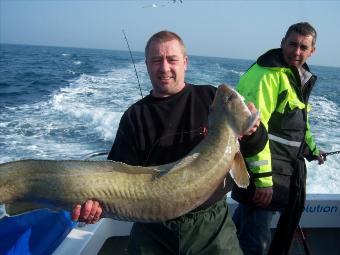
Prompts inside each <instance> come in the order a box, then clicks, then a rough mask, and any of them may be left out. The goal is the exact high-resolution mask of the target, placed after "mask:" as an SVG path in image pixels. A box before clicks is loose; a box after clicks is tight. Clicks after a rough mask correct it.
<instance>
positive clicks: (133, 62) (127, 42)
mask: <svg viewBox="0 0 340 255" xmlns="http://www.w3.org/2000/svg"><path fill="white" fill-rule="evenodd" d="M122 32H123V35H124V38H125V41H126V44H127V47H128V49H129V52H130V57H131V61H132V64H133V67H134V69H135V74H136V77H137V82H138V87H139V91H140V95H141V96H142V98H143V93H142V89H141V86H140V83H139V78H138V73H137V69H136V66H135V61H134V60H133V56H132V53H131V49H130V45H129V41H128V39H127V37H126V34H125V31H124V29H122Z"/></svg>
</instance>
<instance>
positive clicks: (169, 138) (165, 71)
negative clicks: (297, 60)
mask: <svg viewBox="0 0 340 255" xmlns="http://www.w3.org/2000/svg"><path fill="white" fill-rule="evenodd" d="M145 57H146V61H145V62H146V66H147V70H148V73H149V76H150V80H151V83H152V86H153V90H152V91H151V93H150V95H148V96H146V97H145V98H143V99H142V100H140V101H138V102H137V103H135V104H133V105H132V106H131V107H130V108H129V109H128V110H127V111H126V112H125V113H124V115H123V117H122V119H121V121H120V125H119V128H118V131H117V134H116V138H115V141H114V143H113V146H112V149H111V151H110V153H109V156H108V159H110V160H114V161H121V162H124V163H127V164H130V165H136V166H137V165H138V166H154V165H163V164H167V163H170V162H174V161H177V160H179V159H181V158H183V157H185V156H186V155H187V154H188V153H189V152H191V151H192V150H193V148H194V147H196V146H197V145H198V144H200V142H201V141H202V140H203V141H204V140H206V139H203V138H204V137H206V136H207V133H208V135H213V134H210V133H209V132H210V131H211V132H212V131H213V130H209V129H208V114H209V108H210V106H211V104H212V103H213V99H214V96H215V92H216V88H215V87H213V86H210V85H202V86H196V85H192V84H189V83H186V82H185V71H186V69H187V65H188V56H187V54H186V50H185V46H184V43H183V41H182V39H181V38H180V37H179V36H178V35H177V34H175V33H173V32H169V31H161V32H158V33H156V34H154V35H153V36H152V37H151V38H150V39H149V41H148V43H147V45H146V48H145ZM233 97H235V98H239V96H238V95H236V94H234V95H231V96H230V97H229V99H228V98H226V99H223V100H226V101H225V103H226V104H227V103H228V100H230V101H232V100H233ZM248 107H249V109H250V111H251V112H252V113H253V116H255V117H256V118H253V121H252V122H251V123H249V124H250V126H249V127H248V128H246V129H244V130H243V131H244V133H243V134H238V135H242V137H243V138H242V140H241V144H240V145H241V151H242V148H247V152H246V155H245V156H247V155H252V154H254V153H257V152H259V151H260V150H262V149H263V148H262V147H261V146H252V147H251V148H250V147H249V146H248V145H249V144H251V145H256V144H257V141H259V140H261V139H263V135H264V134H265V133H264V127H263V125H262V124H260V121H259V118H258V114H257V111H256V108H255V107H254V105H253V104H249V106H248ZM233 110H235V109H233ZM236 110H237V109H236ZM240 110H241V109H240ZM213 111H214V110H213ZM238 115H239V116H240V117H241V115H243V113H240V114H235V116H238ZM236 122H237V121H236ZM235 124H236V125H237V123H235ZM258 144H260V143H258ZM225 149H227V150H228V148H224V149H223V150H225ZM230 149H231V148H230V147H229V150H230ZM222 152H223V151H222ZM192 156H193V157H196V155H192ZM191 160H193V158H191V159H190V158H189V160H188V162H187V163H190V161H191ZM181 164H186V162H185V163H181ZM200 167H201V166H199V165H198V166H197V168H200ZM202 167H203V166H202ZM197 171H198V169H197ZM205 171H208V169H205ZM242 174H243V176H242V177H241V178H246V179H248V177H247V176H248V175H247V172H246V171H245V172H243V173H242ZM242 174H241V175H242ZM234 175H240V174H239V173H237V172H236V173H234ZM210 178H211V177H210ZM236 178H237V176H236ZM236 182H237V181H236ZM231 183H232V181H231V179H230V176H229V177H228V176H224V178H223V179H222V181H221V183H220V184H219V185H217V186H216V187H214V189H216V190H215V192H214V193H213V195H211V196H210V197H209V198H208V199H207V200H206V201H205V202H203V204H201V205H199V206H198V207H197V208H196V209H194V210H192V211H190V212H189V213H186V214H184V215H182V216H180V217H177V218H175V219H171V220H167V221H162V222H157V223H142V222H136V223H135V224H134V225H133V228H132V231H131V234H130V240H129V253H130V254H242V252H241V249H240V247H239V244H238V240H237V238H236V235H235V227H234V225H233V222H232V220H231V217H230V214H229V213H228V207H227V204H226V200H225V195H226V193H227V192H228V191H230V190H231ZM203 185H209V184H208V183H206V184H203ZM182 195H184V196H185V195H186V194H182ZM187 195H191V194H187ZM173 202H175V201H173ZM102 210H103V209H102V206H101V205H100V202H99V201H97V200H96V199H93V200H88V201H86V202H85V203H84V204H83V205H77V206H75V207H74V210H73V218H74V219H75V220H80V221H85V222H87V223H95V222H96V221H98V219H99V217H100V216H101V214H102Z"/></svg>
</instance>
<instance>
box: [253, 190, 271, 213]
mask: <svg viewBox="0 0 340 255" xmlns="http://www.w3.org/2000/svg"><path fill="white" fill-rule="evenodd" d="M272 198H273V188H272V187H268V188H256V189H255V193H254V196H253V203H254V204H255V205H256V206H258V207H262V208H266V207H267V206H268V205H269V204H270V202H271V201H272Z"/></svg>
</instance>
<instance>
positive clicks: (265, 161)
mask: <svg viewBox="0 0 340 255" xmlns="http://www.w3.org/2000/svg"><path fill="white" fill-rule="evenodd" d="M315 42H316V31H315V29H314V28H313V27H312V26H311V25H310V24H309V23H307V22H301V23H297V24H294V25H292V26H290V27H289V29H288V31H287V32H286V35H285V37H284V38H283V39H282V42H281V48H278V49H273V50H270V51H268V52H266V53H265V54H263V55H262V56H260V57H259V58H258V59H257V61H256V63H254V64H253V65H252V66H251V67H250V68H249V70H248V71H247V72H246V73H245V74H244V75H243V76H242V77H241V79H240V81H239V83H238V85H237V87H236V89H237V90H238V91H239V92H240V94H242V95H243V96H244V97H245V99H246V101H252V102H254V104H255V106H256V108H257V109H259V110H260V113H261V122H262V124H263V125H264V126H265V129H266V131H267V139H265V140H263V141H262V144H255V145H254V146H262V147H264V149H262V150H261V151H260V152H259V153H257V154H253V155H249V154H247V152H246V151H243V152H242V153H244V154H246V162H247V166H248V170H249V173H250V175H251V185H250V186H249V187H248V188H247V189H246V190H242V189H240V188H237V187H235V188H234V189H233V192H232V197H233V198H234V199H235V200H236V201H238V202H240V204H239V206H238V207H237V209H236V211H235V214H234V216H233V220H234V222H235V225H236V227H237V234H238V238H239V241H240V246H241V248H242V250H243V252H244V253H245V254H261V255H262V254H267V253H268V254H275V255H279V254H287V253H288V251H289V247H290V244H291V241H292V238H293V235H294V231H295V229H296V228H297V226H298V223H299V220H300V217H301V214H302V211H303V207H304V203H305V195H306V165H305V162H304V158H307V159H308V160H313V159H317V160H318V161H319V164H323V163H324V160H325V157H323V152H322V151H320V150H318V149H317V147H316V145H315V142H314V140H313V137H312V135H311V132H310V127H309V122H308V111H309V110H310V106H309V105H308V98H309V95H310V93H311V90H312V88H313V86H314V84H315V81H316V76H315V75H313V74H312V73H311V72H310V70H309V67H308V66H307V64H306V63H305V62H306V60H307V59H308V58H309V57H310V56H312V54H313V53H314V52H315ZM276 211H280V212H281V216H280V219H279V222H278V225H277V230H276V232H275V234H274V237H273V240H272V243H271V245H270V242H271V232H270V226H271V221H272V218H273V215H274V214H275V212H276Z"/></svg>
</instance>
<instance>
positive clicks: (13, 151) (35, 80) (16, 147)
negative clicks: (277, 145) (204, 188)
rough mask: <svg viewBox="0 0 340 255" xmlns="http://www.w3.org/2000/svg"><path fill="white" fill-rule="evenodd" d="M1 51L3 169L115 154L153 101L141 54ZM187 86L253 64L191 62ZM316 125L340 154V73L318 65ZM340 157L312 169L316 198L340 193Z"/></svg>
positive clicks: (229, 77)
mask: <svg viewBox="0 0 340 255" xmlns="http://www.w3.org/2000/svg"><path fill="white" fill-rule="evenodd" d="M133 57H134V61H135V65H136V70H137V73H138V79H139V82H140V85H141V91H140V90H139V86H138V82H137V78H136V74H135V70H134V66H133V64H132V61H131V59H130V55H129V52H128V51H110V50H97V49H77V48H61V47H43V46H28V45H7V44H0V163H4V162H8V161H12V160H19V159H28V158H34V159H84V158H86V157H88V155H91V154H92V153H95V152H107V151H109V150H110V148H111V145H112V142H113V140H114V138H115V134H116V131H117V127H118V124H119V120H120V117H121V116H122V114H123V112H124V111H125V110H126V109H127V107H129V106H130V105H131V104H132V103H134V102H135V101H137V100H139V99H141V94H142V95H143V96H145V95H147V94H149V92H150V90H151V84H150V81H149V77H148V74H147V70H146V67H145V63H144V55H143V53H141V52H133ZM189 60H190V61H189V68H188V71H187V74H186V81H187V82H190V83H193V84H211V85H215V86H218V85H219V84H221V83H228V84H230V85H232V86H235V85H236V84H237V82H238V80H239V78H240V76H241V75H242V74H243V73H244V72H245V71H246V70H247V69H248V68H249V66H250V65H251V64H252V63H253V60H239V59H229V58H215V57H201V56H189ZM311 70H312V71H313V72H314V73H315V74H316V75H317V76H318V81H317V83H316V86H315V87H314V90H313V91H312V94H311V96H310V104H311V105H312V111H311V113H310V123H311V129H312V132H313V134H314V135H315V140H316V142H317V144H318V145H319V147H320V148H321V149H323V150H324V151H334V150H340V129H339V125H340V114H339V108H340V98H339V95H340V68H335V67H325V66H311ZM339 161H340V155H339V154H338V155H333V156H329V157H328V159H327V162H326V163H325V164H324V165H322V166H319V165H318V164H317V162H316V161H312V162H307V167H308V179H307V192H309V193H340V167H339Z"/></svg>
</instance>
